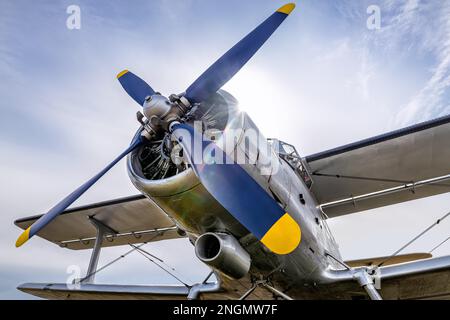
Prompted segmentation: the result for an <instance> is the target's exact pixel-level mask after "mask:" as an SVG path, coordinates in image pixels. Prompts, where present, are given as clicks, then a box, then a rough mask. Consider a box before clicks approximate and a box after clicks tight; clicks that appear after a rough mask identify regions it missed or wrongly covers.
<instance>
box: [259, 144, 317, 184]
mask: <svg viewBox="0 0 450 320" xmlns="http://www.w3.org/2000/svg"><path fill="white" fill-rule="evenodd" d="M267 141H268V142H269V143H270V144H271V145H272V147H273V149H274V150H275V152H277V153H278V155H279V156H280V157H281V158H282V159H284V160H285V161H286V162H287V163H289V165H290V166H291V167H292V169H293V170H294V171H295V172H296V173H297V174H298V175H299V176H300V178H302V180H303V181H304V182H305V184H306V186H307V187H308V188H309V189H311V186H312V183H313V181H312V179H311V176H310V174H309V172H308V170H307V169H306V167H305V165H304V163H303V160H302V158H301V157H300V155H299V154H298V152H297V150H296V149H295V147H294V146H293V145H291V144H288V143H286V142H283V141H280V140H277V139H267Z"/></svg>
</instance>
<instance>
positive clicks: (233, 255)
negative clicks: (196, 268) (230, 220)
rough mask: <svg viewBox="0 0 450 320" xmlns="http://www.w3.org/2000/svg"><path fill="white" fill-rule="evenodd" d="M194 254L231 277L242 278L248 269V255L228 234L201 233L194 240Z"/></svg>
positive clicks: (249, 259) (249, 261) (249, 262)
mask: <svg viewBox="0 0 450 320" xmlns="http://www.w3.org/2000/svg"><path fill="white" fill-rule="evenodd" d="M195 254H196V255H197V257H198V258H199V259H200V260H201V261H202V262H204V263H206V264H207V265H208V266H210V267H212V268H213V269H216V270H218V271H220V272H222V273H224V274H225V275H227V276H229V277H231V278H233V279H240V278H242V277H243V276H245V275H246V274H247V273H248V271H249V270H250V264H251V258H250V255H249V254H248V253H247V251H245V250H244V248H242V246H241V245H240V244H239V242H238V241H237V240H236V238H235V237H233V236H231V235H228V234H224V233H212V232H208V233H205V234H202V235H201V236H200V237H198V239H197V241H196V242H195Z"/></svg>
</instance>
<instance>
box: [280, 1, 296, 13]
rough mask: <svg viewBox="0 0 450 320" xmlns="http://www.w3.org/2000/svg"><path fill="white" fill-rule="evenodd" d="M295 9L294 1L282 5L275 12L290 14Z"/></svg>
mask: <svg viewBox="0 0 450 320" xmlns="http://www.w3.org/2000/svg"><path fill="white" fill-rule="evenodd" d="M294 9H295V3H288V4H285V5H284V6H282V7H281V8H280V9H278V10H277V12H281V13H284V14H290V13H291V12H292V11H293V10H294Z"/></svg>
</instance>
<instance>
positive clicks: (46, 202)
mask: <svg viewBox="0 0 450 320" xmlns="http://www.w3.org/2000/svg"><path fill="white" fill-rule="evenodd" d="M284 3H285V2H284V1H278V0H264V1H263V0H251V1H241V0H239V1H238V0H229V1H211V0H151V1H150V0H148V1H144V0H133V1H125V0H114V1H107V0H99V1H95V2H94V1H75V0H70V1H64V0H63V1H50V0H48V1H47V0H38V1H31V0H28V1H26V0H14V1H13V0H0V74H2V77H3V81H2V82H1V84H0V97H1V99H0V112H1V117H0V153H1V156H0V177H1V179H0V299H30V298H32V297H31V296H28V295H25V294H23V293H21V292H19V291H17V290H16V289H15V288H16V286H17V285H19V284H20V283H24V282H65V281H66V278H67V277H68V274H67V272H66V271H67V268H68V266H71V265H76V266H80V268H81V269H82V270H86V268H87V264H88V262H89V254H90V252H88V251H70V250H66V249H61V248H58V247H56V246H55V245H53V244H51V243H49V242H47V241H44V240H42V239H39V238H37V237H35V238H33V240H32V241H30V242H29V243H27V244H26V245H25V246H23V247H22V248H20V249H16V248H15V246H14V243H15V240H16V238H17V236H18V235H19V234H20V230H19V229H18V228H17V227H15V226H14V225H13V221H14V220H15V219H17V218H20V217H24V216H29V215H34V214H39V213H43V212H46V211H47V210H48V209H49V208H51V207H52V206H53V205H54V204H55V203H56V202H58V201H59V200H60V199H62V198H63V197H64V196H66V195H67V194H68V193H70V192H71V191H72V190H73V189H74V188H76V187H78V186H79V185H80V184H81V183H83V182H84V181H85V180H87V179H88V178H90V177H91V176H93V175H94V174H95V173H96V172H97V171H98V170H99V169H100V168H102V167H103V166H104V165H105V164H106V163H108V162H109V161H110V160H111V159H112V158H113V157H115V156H116V155H117V154H119V153H120V152H121V151H122V150H123V149H124V148H125V147H126V146H127V145H128V144H129V142H130V140H131V138H132V136H133V134H134V132H135V130H136V129H137V127H138V124H137V122H136V120H135V113H136V111H137V110H138V108H137V106H136V104H135V103H134V101H133V100H132V99H130V98H129V96H128V95H127V94H126V93H125V92H124V91H123V89H122V88H121V86H120V84H119V83H118V81H117V80H116V74H117V73H118V72H120V71H121V70H123V69H129V70H131V71H133V72H134V73H136V74H138V75H140V76H141V77H142V78H143V79H145V80H146V81H148V82H149V83H150V84H151V86H152V87H153V88H155V89H156V90H158V91H160V92H162V93H163V94H166V95H168V94H170V93H180V92H182V91H184V90H185V88H187V87H188V86H189V84H190V83H191V82H192V81H193V80H194V79H195V78H196V77H197V76H198V75H200V74H201V73H202V72H203V70H205V69H206V68H207V67H208V66H209V65H210V64H211V63H213V62H214V61H215V59H217V58H218V57H219V56H220V55H221V54H223V53H224V52H225V51H226V50H228V49H229V48H230V47H231V46H233V45H234V44H235V43H236V42H237V41H238V40H240V39H241V38H242V37H243V36H245V35H246V34H247V33H248V32H249V31H251V30H252V29H253V28H254V27H256V26H257V25H258V24H259V23H260V22H262V21H263V20H264V19H265V18H266V17H268V16H269V15H270V14H271V13H272V12H273V11H275V10H276V9H277V8H278V7H280V6H281V5H283V4H284ZM296 3H297V8H296V10H295V11H294V12H293V13H292V14H291V16H290V17H289V18H288V19H287V20H286V21H285V22H284V23H283V25H282V26H281V27H280V28H279V29H278V30H277V31H276V33H275V34H274V35H273V36H272V38H271V39H269V41H268V42H267V43H266V44H265V46H264V47H263V48H262V49H261V50H260V51H259V52H258V53H257V55H256V56H255V57H254V58H253V59H252V60H251V61H250V62H249V63H248V65H246V66H245V67H244V68H243V69H242V70H241V71H240V72H239V73H238V75H236V76H235V77H234V78H233V79H232V80H231V81H230V82H229V83H228V84H227V85H226V86H225V89H226V90H228V91H230V92H231V93H232V94H233V95H234V96H235V97H236V98H237V99H238V100H239V101H240V104H241V109H242V110H244V111H246V112H247V113H248V114H249V115H250V116H251V117H252V119H253V120H254V122H255V123H256V124H257V125H258V127H259V128H260V130H261V131H262V132H263V133H264V135H265V136H266V137H277V138H279V139H281V140H284V141H286V142H289V143H291V144H293V145H295V146H296V148H297V149H298V151H299V153H300V154H301V155H302V156H307V155H310V154H313V153H316V152H319V151H323V150H326V149H329V148H333V147H336V146H340V145H343V144H347V143H350V142H354V141H357V140H361V139H364V138H368V137H371V136H374V135H378V134H381V133H384V132H386V131H391V130H395V129H399V128H402V127H404V126H407V125H411V124H414V123H418V122H422V121H425V120H430V119H433V118H436V117H439V116H442V115H446V114H449V113H450V104H449V103H448V102H447V101H448V100H449V99H448V98H449V97H450V1H448V0H444V1H423V0H402V1H398V0H395V1H394V0H378V1H376V0H368V1H366V0H362V1H356V0H341V1H334V0H322V1H314V0H304V1H297V2H296ZM70 5H77V6H79V8H80V18H81V24H80V29H72V30H71V29H68V28H67V25H66V20H67V19H68V18H69V14H67V12H66V10H67V8H68V7H69V6H70ZM371 5H376V6H378V8H379V9H380V13H381V24H380V29H370V28H368V27H367V19H368V18H369V17H370V14H368V13H367V8H368V7H369V6H371ZM136 193H137V190H135V189H134V187H133V186H132V184H131V183H130V181H129V179H128V176H127V173H126V169H125V163H124V162H121V163H120V164H119V165H117V166H116V167H115V168H114V169H112V170H111V171H110V172H109V173H108V174H107V175H106V176H105V177H104V178H103V179H102V180H101V181H100V182H99V183H97V184H96V185H95V186H94V187H93V188H92V189H91V190H89V191H88V192H87V193H86V194H85V195H83V196H82V197H81V198H80V199H79V200H78V201H77V202H76V203H75V204H74V206H78V205H83V204H88V203H92V202H98V201H103V200H109V199H114V198H117V197H123V196H127V195H132V194H136ZM449 204H450V195H449V194H444V195H439V196H435V197H431V198H428V199H422V200H417V201H413V202H408V203H403V204H399V205H395V206H390V207H385V208H380V209H375V210H370V211H367V212H364V213H359V214H354V215H350V216H346V217H341V218H336V219H332V220H330V221H329V224H330V227H331V229H332V231H333V232H334V234H335V236H336V239H337V241H338V243H339V244H340V249H341V251H342V254H343V257H344V258H345V259H356V258H366V257H374V256H382V255H388V254H390V253H392V252H394V251H395V250H396V249H398V248H399V247H401V246H402V245H403V244H404V243H406V242H407V241H409V240H410V239H411V238H412V237H414V236H415V235H417V234H418V233H419V232H420V231H422V230H423V229H425V228H426V227H427V226H428V225H430V224H432V223H433V222H434V221H435V220H436V219H437V218H439V217H441V216H443V215H444V214H445V213H446V212H447V211H448V210H449V207H450V206H449ZM449 230H450V220H449V221H444V222H443V223H442V224H440V225H439V227H437V228H435V229H433V230H432V231H431V232H430V233H429V234H427V235H426V236H425V237H424V238H423V239H421V240H420V241H419V242H417V243H415V244H414V245H413V246H411V247H410V248H408V249H407V250H406V252H419V251H423V252H428V251H429V250H430V249H431V248H433V247H434V246H435V245H436V244H438V243H439V242H441V241H442V240H444V239H445V238H447V237H448V236H450V232H449ZM127 250H128V248H126V247H119V248H111V249H105V250H103V251H102V255H101V259H100V263H99V264H100V265H103V264H105V263H107V262H108V261H110V260H112V259H114V258H115V257H117V256H118V255H120V254H122V253H123V252H126V251H127ZM146 250H149V251H150V252H152V253H154V254H156V255H158V256H159V257H160V258H162V259H164V261H165V262H166V263H168V264H170V265H171V266H172V267H174V268H175V269H176V271H177V273H178V274H179V275H180V277H181V278H183V279H185V280H186V281H187V282H189V283H193V282H196V281H201V280H203V278H204V277H205V276H206V275H207V273H208V268H206V267H205V266H204V265H203V264H201V263H200V262H198V261H197V260H196V258H195V256H194V253H193V248H192V246H191V245H190V244H189V242H188V241H187V240H183V239H181V240H173V241H166V242H160V243H153V244H149V245H147V246H146ZM173 252H177V254H173ZM433 254H435V255H436V256H442V255H448V254H450V242H449V243H447V244H445V245H443V246H442V247H440V248H439V249H438V250H436V251H435V252H433ZM97 281H98V282H101V283H127V284H151V283H158V284H160V283H174V282H175V281H174V280H173V279H172V278H170V277H168V276H167V275H166V274H165V273H164V272H163V271H161V270H159V269H158V268H157V267H155V266H153V265H151V264H150V263H149V262H148V261H146V260H145V259H144V258H143V257H142V256H140V255H139V254H137V253H133V254H131V255H130V256H129V257H127V258H125V259H122V260H121V261H120V262H118V263H117V264H115V265H113V266H111V267H110V268H109V269H106V270H105V271H104V272H102V273H99V274H98V277H97Z"/></svg>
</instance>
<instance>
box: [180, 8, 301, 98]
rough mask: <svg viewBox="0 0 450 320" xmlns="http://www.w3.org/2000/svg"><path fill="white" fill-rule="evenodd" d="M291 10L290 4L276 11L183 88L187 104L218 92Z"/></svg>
mask: <svg viewBox="0 0 450 320" xmlns="http://www.w3.org/2000/svg"><path fill="white" fill-rule="evenodd" d="M294 8H295V4H293V3H289V4H286V5H284V6H282V7H281V8H279V9H278V10H277V11H276V12H275V13H273V14H272V15H271V16H270V17H269V18H267V19H266V20H265V21H264V22H263V23H261V24H260V25H259V26H258V27H256V28H255V29H254V30H253V31H252V32H250V33H249V34H248V35H247V36H246V37H245V38H243V39H242V40H241V41H239V42H238V43H237V44H235V45H234V47H232V48H231V49H230V50H228V51H227V52H226V53H225V54H224V55H223V56H222V57H220V58H219V60H217V61H216V62H214V64H213V65H211V66H210V67H209V68H208V69H207V70H206V71H205V72H204V73H203V74H202V75H201V76H200V77H198V79H197V80H195V81H194V83H192V84H191V85H190V86H189V88H187V90H186V95H185V97H186V98H187V99H188V100H189V101H190V102H191V103H199V102H202V101H205V100H206V99H207V98H208V97H209V96H210V95H211V94H213V93H215V92H216V91H217V90H219V89H220V88H221V87H222V86H223V85H225V83H227V82H228V80H230V79H231V78H232V77H234V75H235V74H236V73H237V72H238V71H239V70H241V68H242V67H243V66H244V65H245V64H246V63H247V62H248V61H249V60H250V58H251V57H253V56H254V54H255V53H256V52H257V51H258V49H259V48H261V46H262V45H263V44H264V43H265V42H266V41H267V39H269V37H270V36H271V35H272V34H273V33H274V31H275V30H276V29H277V28H278V27H279V26H280V24H281V23H282V22H283V21H284V19H286V18H287V16H288V15H289V14H290V13H291V12H292V10H294Z"/></svg>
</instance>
